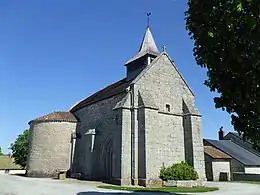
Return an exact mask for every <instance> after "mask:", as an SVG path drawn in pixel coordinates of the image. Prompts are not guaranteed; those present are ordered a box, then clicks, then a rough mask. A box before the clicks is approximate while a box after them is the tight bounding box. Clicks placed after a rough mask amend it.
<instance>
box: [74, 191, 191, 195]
mask: <svg viewBox="0 0 260 195" xmlns="http://www.w3.org/2000/svg"><path fill="white" fill-rule="evenodd" d="M148 193H164V194H165V193H168V194H171V195H187V194H180V193H169V192H158V191H150V192H143V191H140V192H139V191H136V192H124V191H122V192H91V191H90V192H79V193H77V195H124V194H125V195H127V194H129V195H139V194H148Z"/></svg>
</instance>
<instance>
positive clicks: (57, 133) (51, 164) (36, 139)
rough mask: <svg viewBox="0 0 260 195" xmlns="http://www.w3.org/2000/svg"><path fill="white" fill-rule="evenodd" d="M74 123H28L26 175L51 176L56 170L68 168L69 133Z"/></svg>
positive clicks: (55, 173)
mask: <svg viewBox="0 0 260 195" xmlns="http://www.w3.org/2000/svg"><path fill="white" fill-rule="evenodd" d="M75 130H76V123H70V122H41V123H33V124H31V125H30V130H29V151H28V161H27V176H29V177H53V176H57V170H68V169H69V168H70V159H71V134H72V133H73V132H75Z"/></svg>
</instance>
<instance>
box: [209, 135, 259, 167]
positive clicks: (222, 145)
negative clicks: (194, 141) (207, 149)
mask: <svg viewBox="0 0 260 195" xmlns="http://www.w3.org/2000/svg"><path fill="white" fill-rule="evenodd" d="M204 141H206V142H207V143H209V144H210V145H212V146H214V147H215V148H217V149H219V150H221V151H222V152H225V153H226V154H228V155H229V156H231V157H232V158H234V159H236V160H238V161H239V162H241V163H242V164H244V165H246V166H260V157H259V156H257V155H255V154H253V153H252V152H250V151H248V150H246V149H244V148H242V147H241V146H239V145H237V144H236V143H234V142H232V141H231V140H210V139H204Z"/></svg>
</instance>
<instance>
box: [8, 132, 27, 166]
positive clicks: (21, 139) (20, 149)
mask: <svg viewBox="0 0 260 195" xmlns="http://www.w3.org/2000/svg"><path fill="white" fill-rule="evenodd" d="M28 134H29V130H28V129H26V130H25V131H24V132H23V133H22V134H20V135H18V137H17V139H16V140H15V142H14V143H12V144H11V147H10V149H11V150H12V156H13V158H14V162H15V164H17V165H20V166H21V167H22V168H25V167H26V162H27V154H28V145H29V142H28Z"/></svg>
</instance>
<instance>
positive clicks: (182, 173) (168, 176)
mask: <svg viewBox="0 0 260 195" xmlns="http://www.w3.org/2000/svg"><path fill="white" fill-rule="evenodd" d="M159 177H160V179H162V180H163V181H168V180H196V179H198V174H197V172H196V171H195V170H194V168H193V167H192V166H189V165H188V164H187V163H186V162H181V163H176V164H173V165H172V166H169V167H163V168H162V169H161V170H160V176H159Z"/></svg>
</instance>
